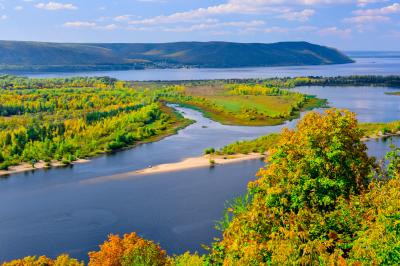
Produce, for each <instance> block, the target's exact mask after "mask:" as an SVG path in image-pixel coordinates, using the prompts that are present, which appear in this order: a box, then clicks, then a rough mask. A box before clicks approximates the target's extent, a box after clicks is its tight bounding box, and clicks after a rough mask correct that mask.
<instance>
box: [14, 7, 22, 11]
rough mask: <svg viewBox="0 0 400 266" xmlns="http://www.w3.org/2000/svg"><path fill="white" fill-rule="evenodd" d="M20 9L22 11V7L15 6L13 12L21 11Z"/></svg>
mask: <svg viewBox="0 0 400 266" xmlns="http://www.w3.org/2000/svg"><path fill="white" fill-rule="evenodd" d="M22 9H24V7H23V6H15V7H14V10H16V11H21V10H22Z"/></svg>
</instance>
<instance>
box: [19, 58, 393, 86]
mask: <svg viewBox="0 0 400 266" xmlns="http://www.w3.org/2000/svg"><path fill="white" fill-rule="evenodd" d="M355 61H356V62H355V63H352V64H345V65H325V66H291V67H290V66H289V67H248V68H216V69H213V68H190V69H145V70H125V71H96V72H93V71H92V72H78V73H77V72H65V73H59V72H57V73H19V74H20V75H25V76H29V77H34V78H49V77H72V76H77V75H79V76H109V77H114V78H117V79H122V80H137V81H154V80H202V79H244V78H273V77H298V76H310V75H313V76H325V77H328V76H349V75H398V74H399V71H400V59H399V58H373V57H371V58H355Z"/></svg>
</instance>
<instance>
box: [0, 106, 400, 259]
mask: <svg viewBox="0 0 400 266" xmlns="http://www.w3.org/2000/svg"><path fill="white" fill-rule="evenodd" d="M363 134H364V133H363V131H362V130H361V129H360V128H359V125H358V124H357V120H356V118H355V114H353V113H351V112H349V111H346V110H334V109H332V110H328V111H326V112H325V113H323V114H321V113H316V112H311V113H308V114H307V115H306V116H305V117H304V118H303V119H302V120H301V121H300V122H299V123H298V125H297V127H296V128H295V129H294V130H288V129H284V130H283V132H282V133H281V136H280V138H279V141H278V143H277V145H276V146H275V147H274V148H272V149H271V150H270V151H269V157H268V159H267V163H266V165H265V167H264V168H262V169H260V171H259V173H258V175H257V176H258V179H256V180H255V181H253V182H251V183H249V185H248V191H247V194H246V195H245V196H243V197H240V198H238V199H236V200H234V201H232V202H231V204H230V205H229V207H228V208H227V210H226V214H225V215H224V218H223V219H222V220H221V221H220V222H219V223H218V224H217V228H218V229H220V230H222V238H221V239H216V240H215V242H214V243H213V244H212V246H211V247H208V253H207V254H205V255H203V256H199V255H198V254H190V253H185V254H182V255H177V256H168V255H167V254H166V252H165V251H164V250H162V249H161V247H160V246H159V245H157V244H155V243H154V242H152V241H148V240H145V239H142V238H140V237H139V236H138V235H136V234H135V233H131V234H126V235H124V236H123V237H122V238H121V237H119V236H117V235H110V236H109V239H108V240H107V241H106V242H104V243H103V244H102V245H100V248H99V250H98V251H94V252H90V253H89V263H88V265H90V266H97V265H102V266H120V265H121V266H130V265H177V266H189V265H190V266H196V265H398V264H399V263H400V149H399V148H395V147H394V148H393V149H392V151H391V152H389V153H388V154H387V156H386V159H387V163H386V164H379V163H377V162H376V161H375V159H374V158H370V157H368V155H367V147H366V145H365V144H364V143H363V142H362V140H361V139H362V137H363ZM15 265H71V266H73V265H84V263H83V262H78V261H77V260H75V259H72V258H70V257H69V256H68V255H60V256H59V257H58V258H56V259H54V260H53V259H50V258H47V257H44V256H43V257H39V258H37V257H26V258H24V259H21V260H15V261H12V262H8V263H4V264H3V266H15Z"/></svg>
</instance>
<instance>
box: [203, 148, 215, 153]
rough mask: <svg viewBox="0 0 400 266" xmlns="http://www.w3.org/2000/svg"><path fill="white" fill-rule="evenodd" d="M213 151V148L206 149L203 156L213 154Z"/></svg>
mask: <svg viewBox="0 0 400 266" xmlns="http://www.w3.org/2000/svg"><path fill="white" fill-rule="evenodd" d="M214 153H215V149H214V148H207V149H205V150H204V154H214Z"/></svg>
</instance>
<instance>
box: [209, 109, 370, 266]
mask: <svg viewBox="0 0 400 266" xmlns="http://www.w3.org/2000/svg"><path fill="white" fill-rule="evenodd" d="M362 136H363V134H362V132H361V131H360V130H359V129H358V127H357V120H356V118H355V115H354V114H353V113H350V112H348V111H340V110H328V111H326V112H325V113H324V114H320V113H316V112H313V113H309V114H307V115H306V116H305V117H304V118H303V119H302V120H301V121H300V122H299V123H298V125H297V128H296V130H288V129H286V130H284V131H283V133H282V136H281V138H280V142H279V144H278V145H277V146H276V147H275V148H273V149H272V150H271V151H270V156H269V158H268V159H267V166H266V168H265V169H261V170H260V172H259V173H258V176H259V179H258V180H256V181H255V182H252V183H250V184H249V191H248V194H249V195H248V196H249V197H250V198H251V201H250V202H249V203H248V204H247V206H246V207H245V208H241V209H240V211H235V210H234V211H233V212H234V217H233V219H232V221H231V222H230V223H229V224H228V225H227V228H225V231H224V233H223V239H222V240H221V241H220V242H217V243H215V244H214V245H213V249H212V253H211V255H210V257H209V262H210V263H212V264H216V265H218V264H224V265H260V264H271V263H272V264H276V265H285V264H295V265H298V264H304V265H312V264H316V265H319V264H320V263H321V262H322V261H324V262H326V263H329V262H332V261H340V260H344V259H345V258H346V256H347V255H348V251H349V248H350V245H351V243H352V241H353V240H354V239H353V234H354V232H355V231H357V230H359V229H360V219H361V213H362V208H361V207H359V206H358V205H357V204H355V205H351V204H350V205H349V202H351V200H352V198H353V197H354V196H357V195H359V194H360V193H362V192H364V191H365V190H366V189H367V188H368V183H369V180H370V173H371V169H372V168H373V166H374V160H373V159H371V158H369V157H368V155H367V153H366V150H367V147H366V145H365V144H364V143H363V142H361V137H362Z"/></svg>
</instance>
